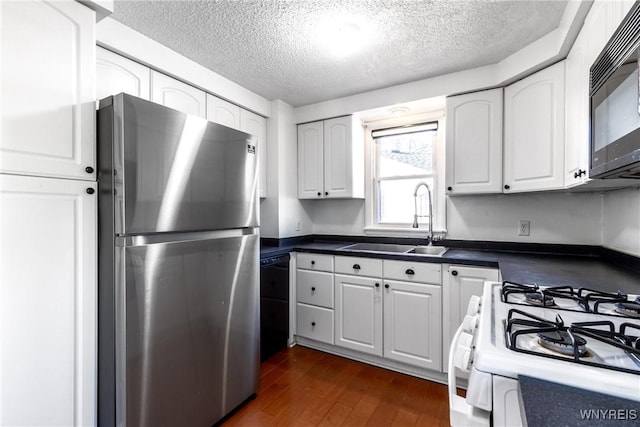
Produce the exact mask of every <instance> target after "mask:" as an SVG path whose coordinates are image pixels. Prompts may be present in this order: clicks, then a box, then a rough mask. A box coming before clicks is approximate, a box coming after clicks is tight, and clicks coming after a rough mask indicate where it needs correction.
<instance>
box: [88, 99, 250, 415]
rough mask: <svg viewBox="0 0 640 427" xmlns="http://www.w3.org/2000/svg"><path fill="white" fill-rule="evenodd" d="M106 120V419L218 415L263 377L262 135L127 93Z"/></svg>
mask: <svg viewBox="0 0 640 427" xmlns="http://www.w3.org/2000/svg"><path fill="white" fill-rule="evenodd" d="M97 126H98V128H97V132H98V165H99V171H98V172H99V173H98V191H99V199H98V200H99V240H98V241H99V289H98V295H99V297H98V298H99V301H98V307H99V312H98V319H99V326H98V329H99V330H98V355H99V356H98V357H99V358H98V422H99V425H101V426H114V425H118V426H123V425H126V426H130V427H132V426H135V427H138V426H140V427H143V426H194V427H197V426H210V425H212V424H214V423H216V422H217V421H219V420H220V419H221V418H222V417H224V416H225V415H226V414H228V413H229V412H230V411H231V410H233V409H234V408H235V407H237V406H238V405H240V404H241V403H242V402H243V401H245V400H246V399H247V398H249V397H251V396H252V395H253V394H254V393H255V391H256V389H257V385H258V373H259V344H260V336H259V322H260V313H259V255H258V251H259V233H258V230H259V228H258V225H259V224H258V199H257V174H256V164H257V163H256V146H255V140H254V137H252V136H250V135H248V134H245V133H243V132H239V131H237V130H233V129H230V128H227V127H225V126H222V125H218V124H215V123H212V122H208V121H206V120H205V119H202V118H200V117H195V116H191V115H187V114H183V113H181V112H178V111H175V110H172V109H170V108H167V107H164V106H161V105H157V104H154V103H151V102H148V101H145V100H142V99H139V98H136V97H133V96H129V95H126V94H119V95H116V96H112V97H109V98H106V99H104V100H102V101H101V102H100V108H99V110H98V122H97Z"/></svg>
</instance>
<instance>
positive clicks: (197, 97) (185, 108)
mask: <svg viewBox="0 0 640 427" xmlns="http://www.w3.org/2000/svg"><path fill="white" fill-rule="evenodd" d="M151 101H153V102H155V103H158V104H162V105H164V106H167V107H170V108H173V109H175V110H178V111H182V112H183V113H187V114H193V115H195V116H200V117H203V118H206V117H207V113H206V112H207V96H206V92H205V91H203V90H200V89H197V88H195V87H193V86H190V85H188V84H186V83H183V82H181V81H179V80H176V79H174V78H172V77H169V76H167V75H164V74H162V73H158V72H157V71H154V70H152V71H151Z"/></svg>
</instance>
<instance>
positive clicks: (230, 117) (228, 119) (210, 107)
mask: <svg viewBox="0 0 640 427" xmlns="http://www.w3.org/2000/svg"><path fill="white" fill-rule="evenodd" d="M207 120H210V121H212V122H216V123H220V124H221V125H225V126H227V127H230V128H232V129H237V130H242V129H241V126H240V107H238V106H237V105H234V104H232V103H230V102H228V101H225V100H224V99H220V98H218V97H217V96H213V95H211V94H209V93H208V94H207Z"/></svg>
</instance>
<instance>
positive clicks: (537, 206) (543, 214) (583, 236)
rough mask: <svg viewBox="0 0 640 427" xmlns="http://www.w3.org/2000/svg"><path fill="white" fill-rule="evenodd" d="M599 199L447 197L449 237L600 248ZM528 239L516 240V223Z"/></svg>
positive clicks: (553, 195) (545, 195)
mask: <svg viewBox="0 0 640 427" xmlns="http://www.w3.org/2000/svg"><path fill="white" fill-rule="evenodd" d="M602 198H603V196H602V194H600V193H527V194H508V195H484V196H466V197H465V196H461V197H449V198H448V201H447V230H448V235H447V237H448V238H451V239H465V240H491V241H511V242H527V243H568V244H583V245H601V244H602ZM521 219H523V220H529V221H531V234H530V236H528V237H525V236H518V235H517V229H518V220H521Z"/></svg>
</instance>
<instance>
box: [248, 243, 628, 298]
mask: <svg viewBox="0 0 640 427" xmlns="http://www.w3.org/2000/svg"><path fill="white" fill-rule="evenodd" d="M344 239H345V240H343V241H337V240H335V241H332V240H314V241H302V242H292V243H290V244H284V245H281V246H275V245H274V246H269V245H263V246H262V247H261V251H260V253H261V257H262V258H265V257H270V256H276V255H280V254H284V253H288V252H291V251H296V252H313V253H324V254H330V255H340V256H360V257H368V258H384V259H396V260H408V261H418V262H436V263H449V264H457V265H469V266H479V267H494V268H500V272H501V274H502V279H503V280H508V281H512V282H517V283H529V284H533V283H535V284H538V285H547V286H561V285H569V286H574V287H587V288H591V289H597V290H601V291H609V292H615V291H618V290H622V291H624V292H627V293H631V294H640V272H638V271H637V270H635V269H633V268H630V267H628V266H622V265H618V264H616V263H614V262H612V261H611V260H610V259H607V257H604V256H602V255H600V254H598V252H597V251H596V250H593V248H589V249H590V250H573V248H574V247H572V246H567V248H568V249H565V248H564V247H563V246H562V245H550V246H549V250H550V251H551V253H549V252H545V251H544V250H543V249H544V246H542V248H540V247H536V249H535V250H536V251H542V252H534V251H531V250H525V251H518V250H517V248H514V247H513V246H509V248H508V250H497V249H495V248H494V249H466V248H459V247H458V248H451V249H449V251H447V252H446V253H445V254H444V255H443V256H442V257H429V256H423V255H416V254H397V253H376V252H355V251H342V250H338V249H339V248H341V247H343V246H345V245H348V244H350V243H353V241H350V240H349V238H348V237H345V238H344ZM403 243H405V242H403ZM445 244H446V242H445ZM485 246H486V245H485ZM494 247H495V245H494ZM525 249H528V248H525ZM578 249H581V248H578ZM596 249H597V248H596ZM561 251H562V252H561ZM572 251H573V253H572ZM563 252H564V253H563ZM576 252H577V253H576Z"/></svg>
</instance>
